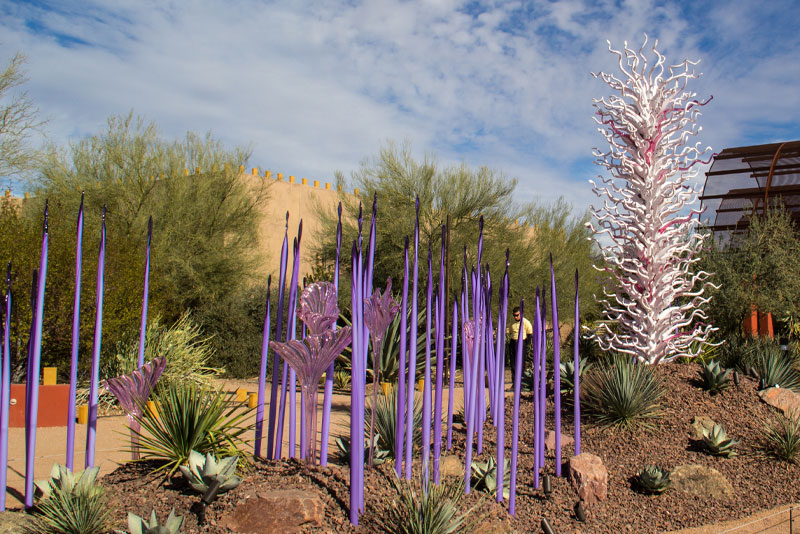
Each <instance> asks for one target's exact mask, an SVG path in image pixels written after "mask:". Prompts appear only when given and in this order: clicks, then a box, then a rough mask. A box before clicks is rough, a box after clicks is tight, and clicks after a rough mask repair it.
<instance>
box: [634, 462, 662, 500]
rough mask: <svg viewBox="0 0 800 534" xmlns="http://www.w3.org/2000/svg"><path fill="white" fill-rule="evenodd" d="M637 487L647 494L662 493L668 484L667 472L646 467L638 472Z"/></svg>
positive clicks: (655, 467) (651, 466)
mask: <svg viewBox="0 0 800 534" xmlns="http://www.w3.org/2000/svg"><path fill="white" fill-rule="evenodd" d="M637 482H638V483H639V487H641V488H642V490H644V491H645V492H647V493H663V492H664V491H665V490H666V489H667V488H668V487H669V484H670V479H669V471H667V470H666V469H662V468H660V467H657V466H655V465H648V466H646V467H645V468H644V469H642V470H641V471H640V472H639V475H638V477H637Z"/></svg>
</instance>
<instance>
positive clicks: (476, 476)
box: [472, 456, 511, 499]
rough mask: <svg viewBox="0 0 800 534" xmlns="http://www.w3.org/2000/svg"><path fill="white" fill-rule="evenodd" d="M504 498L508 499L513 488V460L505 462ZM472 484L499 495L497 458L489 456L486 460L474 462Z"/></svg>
mask: <svg viewBox="0 0 800 534" xmlns="http://www.w3.org/2000/svg"><path fill="white" fill-rule="evenodd" d="M503 465H504V468H503V499H508V495H509V491H510V489H511V462H509V460H508V459H505V461H504V462H503ZM472 484H473V485H474V487H475V488H476V489H480V490H483V491H485V492H486V493H488V494H489V495H492V496H494V495H497V460H495V458H494V456H489V459H488V460H486V461H485V462H476V461H473V462H472Z"/></svg>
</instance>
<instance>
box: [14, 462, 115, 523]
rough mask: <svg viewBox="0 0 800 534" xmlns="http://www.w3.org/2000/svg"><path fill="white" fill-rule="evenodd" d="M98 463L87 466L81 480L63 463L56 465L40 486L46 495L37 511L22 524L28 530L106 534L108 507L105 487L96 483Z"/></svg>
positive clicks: (38, 505) (38, 485)
mask: <svg viewBox="0 0 800 534" xmlns="http://www.w3.org/2000/svg"><path fill="white" fill-rule="evenodd" d="M99 470H100V469H99V468H98V467H94V468H91V469H87V470H86V471H84V472H83V473H82V474H81V476H80V477H79V478H78V480H77V481H76V480H75V477H74V476H73V474H72V472H71V471H70V470H69V469H67V468H66V467H64V466H62V465H57V464H56V465H54V466H53V469H52V470H51V472H50V474H51V478H50V480H48V481H46V483H45V484H44V486H43V483H41V482H39V483H37V487H39V489H40V490H43V494H44V497H43V498H42V500H41V501H39V503H38V504H37V506H36V514H35V515H34V516H33V518H32V519H31V521H30V522H29V523H28V524H26V525H25V526H24V527H23V531H24V532H26V533H28V534H104V533H105V532H107V531H108V522H109V509H108V504H107V502H106V495H105V490H104V489H103V488H102V487H101V486H100V485H99V484H97V473H98V472H99Z"/></svg>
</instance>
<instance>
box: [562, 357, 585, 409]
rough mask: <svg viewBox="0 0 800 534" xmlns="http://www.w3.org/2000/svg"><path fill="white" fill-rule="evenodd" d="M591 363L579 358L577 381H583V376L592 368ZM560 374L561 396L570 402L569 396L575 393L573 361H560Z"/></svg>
mask: <svg viewBox="0 0 800 534" xmlns="http://www.w3.org/2000/svg"><path fill="white" fill-rule="evenodd" d="M592 365H593V364H592V363H591V362H590V361H589V360H588V359H586V358H583V357H581V358H580V360H579V361H578V379H579V380H580V379H583V377H584V374H585V373H586V372H587V371H589V369H591V368H592ZM559 368H560V372H561V394H562V395H565V396H566V397H565V398H566V399H567V401H568V402H572V397H571V395H572V394H573V393H574V392H575V360H573V359H569V360H567V361H562V362H561V364H560V365H559Z"/></svg>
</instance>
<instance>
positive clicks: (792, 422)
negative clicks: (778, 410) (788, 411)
mask: <svg viewBox="0 0 800 534" xmlns="http://www.w3.org/2000/svg"><path fill="white" fill-rule="evenodd" d="M798 416H800V414H795V416H794V417H787V416H785V415H780V416H778V418H777V420H776V421H774V422H773V423H769V424H767V425H766V426H765V427H764V439H765V442H766V443H765V447H764V448H765V450H766V452H767V454H768V455H770V456H772V457H773V458H777V459H778V460H783V461H785V462H790V463H797V461H798V459H799V458H800V418H798Z"/></svg>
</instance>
